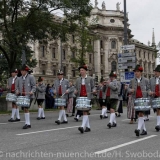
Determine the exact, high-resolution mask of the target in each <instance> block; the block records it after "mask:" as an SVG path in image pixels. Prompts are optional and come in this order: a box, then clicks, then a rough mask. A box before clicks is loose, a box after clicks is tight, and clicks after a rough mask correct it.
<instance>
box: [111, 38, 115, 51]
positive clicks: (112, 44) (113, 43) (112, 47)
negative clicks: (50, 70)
mask: <svg viewBox="0 0 160 160" xmlns="http://www.w3.org/2000/svg"><path fill="white" fill-rule="evenodd" d="M111 49H116V41H115V40H113V41H112V42H111Z"/></svg>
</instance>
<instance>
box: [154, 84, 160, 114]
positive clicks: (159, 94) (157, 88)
mask: <svg viewBox="0 0 160 160" xmlns="http://www.w3.org/2000/svg"><path fill="white" fill-rule="evenodd" d="M158 97H160V90H159V84H156V86H155V96H154V98H158ZM153 111H154V112H156V111H157V109H153Z"/></svg>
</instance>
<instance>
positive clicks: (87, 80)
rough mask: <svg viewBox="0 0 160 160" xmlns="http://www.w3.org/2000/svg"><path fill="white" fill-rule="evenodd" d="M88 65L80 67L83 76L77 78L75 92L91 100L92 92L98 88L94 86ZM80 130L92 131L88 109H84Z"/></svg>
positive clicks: (78, 95)
mask: <svg viewBox="0 0 160 160" xmlns="http://www.w3.org/2000/svg"><path fill="white" fill-rule="evenodd" d="M87 70H88V68H87V66H86V65H83V66H80V67H79V72H80V75H81V77H79V78H77V80H76V85H75V88H76V90H75V94H77V97H87V98H88V99H89V100H91V97H92V93H91V92H93V93H96V90H95V88H94V80H93V78H92V77H90V76H88V75H87ZM78 130H79V131H80V132H81V133H84V131H85V132H90V131H91V129H90V124H89V117H88V111H83V120H82V126H81V127H79V128H78Z"/></svg>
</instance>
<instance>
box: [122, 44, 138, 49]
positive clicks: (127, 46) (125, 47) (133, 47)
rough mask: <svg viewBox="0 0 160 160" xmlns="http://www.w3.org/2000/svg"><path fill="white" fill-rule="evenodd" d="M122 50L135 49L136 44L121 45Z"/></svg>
mask: <svg viewBox="0 0 160 160" xmlns="http://www.w3.org/2000/svg"><path fill="white" fill-rule="evenodd" d="M121 49H122V50H131V49H135V45H134V44H132V45H125V46H122V47H121Z"/></svg>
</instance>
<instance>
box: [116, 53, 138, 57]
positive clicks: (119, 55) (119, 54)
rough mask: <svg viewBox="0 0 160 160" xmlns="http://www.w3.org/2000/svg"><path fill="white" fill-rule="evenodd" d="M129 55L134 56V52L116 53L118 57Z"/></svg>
mask: <svg viewBox="0 0 160 160" xmlns="http://www.w3.org/2000/svg"><path fill="white" fill-rule="evenodd" d="M130 56H136V53H135V52H133V53H118V57H130Z"/></svg>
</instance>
